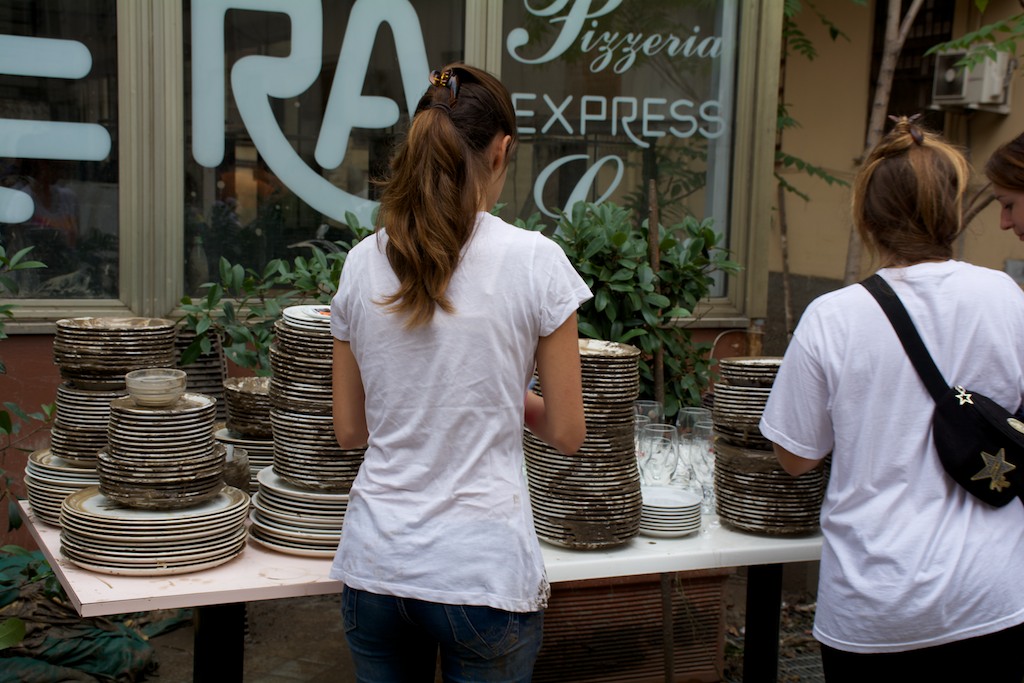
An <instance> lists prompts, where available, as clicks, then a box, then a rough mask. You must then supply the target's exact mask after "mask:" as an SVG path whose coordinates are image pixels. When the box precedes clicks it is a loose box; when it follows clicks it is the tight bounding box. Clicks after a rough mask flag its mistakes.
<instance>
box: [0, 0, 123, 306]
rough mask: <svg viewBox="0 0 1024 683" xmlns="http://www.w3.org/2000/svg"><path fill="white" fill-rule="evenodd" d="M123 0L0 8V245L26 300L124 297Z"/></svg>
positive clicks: (49, 1) (40, 1) (40, 0)
mask: <svg viewBox="0 0 1024 683" xmlns="http://www.w3.org/2000/svg"><path fill="white" fill-rule="evenodd" d="M116 23H117V22H116V16H115V0H7V1H5V2H4V3H3V4H2V6H0V51H4V52H7V53H10V54H16V55H18V58H17V59H16V60H4V61H3V62H2V64H3V66H2V67H0V71H3V73H0V140H2V141H3V142H2V147H0V154H8V155H10V156H8V157H5V158H0V244H2V245H3V247H4V249H6V250H7V252H8V254H12V253H13V252H15V251H18V250H20V249H22V248H25V247H32V252H31V253H30V258H32V259H34V260H39V261H42V262H43V263H45V264H46V266H47V268H46V269H45V270H31V271H23V272H19V273H15V274H14V278H13V279H14V281H15V283H16V284H17V286H18V292H17V293H7V292H4V296H12V295H13V296H15V297H19V298H50V299H96V298H116V297H117V295H118V235H119V226H118V216H117V202H118V184H117V153H116V150H117V143H116V133H117V45H116V41H114V40H112V37H113V36H114V35H116Z"/></svg>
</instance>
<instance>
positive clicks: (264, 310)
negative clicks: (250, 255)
mask: <svg viewBox="0 0 1024 683" xmlns="http://www.w3.org/2000/svg"><path fill="white" fill-rule="evenodd" d="M347 220H348V221H349V229H350V231H351V232H352V234H353V238H352V240H349V241H346V240H338V241H335V242H331V241H327V240H312V241H304V242H300V243H297V244H296V245H293V246H301V247H308V248H309V249H310V251H311V252H312V254H311V256H309V257H305V256H296V257H295V258H294V259H293V260H292V261H291V262H289V261H287V260H285V259H279V258H278V259H272V260H271V261H270V262H268V263H267V264H266V265H265V266H264V267H263V270H262V271H256V270H254V269H252V268H244V267H242V265H240V264H237V263H234V264H233V263H231V262H230V261H228V260H227V259H226V258H223V257H221V259H220V262H219V264H218V271H219V275H220V281H219V282H207V283H204V284H203V285H202V286H201V289H202V290H203V291H204V294H203V296H201V297H198V298H196V299H193V298H192V297H190V296H185V297H182V299H181V308H182V310H183V311H184V313H185V315H184V317H183V318H182V322H183V323H184V326H185V328H186V329H189V330H191V331H193V332H195V335H196V337H195V339H194V340H193V341H192V342H191V343H190V344H189V346H188V347H187V348H186V349H185V350H184V351H183V352H182V354H181V363H182V365H188V364H189V363H192V362H194V361H195V360H196V358H198V357H199V355H200V354H205V353H210V352H211V350H212V349H213V338H212V337H213V336H214V335H216V337H218V338H219V339H220V340H221V343H222V348H223V349H224V356H225V358H227V359H228V360H229V361H231V362H232V363H234V364H236V365H238V366H239V367H243V368H248V369H250V370H252V371H253V372H254V373H255V374H257V375H262V376H267V375H270V374H271V368H270V345H271V344H272V343H273V341H274V323H275V322H276V321H277V320H278V318H280V317H281V312H282V311H283V310H284V309H285V308H287V307H288V306H291V305H295V304H300V303H303V302H308V301H317V302H321V303H326V302H328V301H330V298H331V297H332V296H333V295H334V292H335V290H336V289H337V286H338V278H339V277H340V276H341V268H342V266H343V265H344V263H345V257H346V256H347V255H348V251H349V249H351V248H352V246H353V245H355V244H356V243H357V242H359V241H360V240H361V239H362V238H363V237H365V236H366V235H368V234H371V233H372V232H373V231H372V229H370V228H366V227H363V226H361V225H359V220H358V219H357V218H356V217H355V215H353V214H348V215H347Z"/></svg>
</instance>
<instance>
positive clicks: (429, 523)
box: [331, 213, 591, 612]
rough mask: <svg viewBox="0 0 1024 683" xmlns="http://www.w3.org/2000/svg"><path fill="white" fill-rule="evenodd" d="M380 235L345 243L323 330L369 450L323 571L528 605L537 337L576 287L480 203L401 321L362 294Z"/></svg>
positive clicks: (385, 276)
mask: <svg viewBox="0 0 1024 683" xmlns="http://www.w3.org/2000/svg"><path fill="white" fill-rule="evenodd" d="M386 239H387V236H386V233H385V232H384V231H380V232H378V234H377V236H371V237H368V238H366V239H364V240H363V241H362V242H360V243H359V244H358V245H356V246H355V247H354V248H353V249H352V251H351V252H350V253H349V255H348V258H347V260H346V262H345V267H344V269H343V271H342V276H341V282H340V284H339V287H338V293H337V294H336V295H335V297H334V299H333V301H332V302H331V329H332V332H333V334H334V336H335V337H337V338H338V339H341V340H344V341H349V342H350V343H351V347H352V351H353V353H354V354H355V358H356V361H357V363H358V365H359V369H360V373H361V375H362V380H363V387H364V389H365V391H366V421H367V426H368V428H369V434H370V437H369V445H368V448H367V451H366V456H365V460H364V461H363V465H362V467H361V468H360V470H359V475H358V476H357V478H356V480H355V483H354V485H353V487H352V492H351V496H350V499H349V504H348V510H347V512H346V514H345V525H344V529H343V531H342V536H341V543H340V545H339V547H338V552H337V554H336V556H335V559H334V564H333V566H332V567H331V577H332V578H335V579H339V580H341V581H343V582H344V583H345V584H346V585H348V586H351V587H353V588H357V589H360V590H366V591H370V592H374V593H378V594H385V595H395V596H399V597H408V598H416V599H420V600H427V601H430V602H440V603H447V604H467V605H486V606H490V607H495V608H498V609H503V610H507V611H512V612H533V611H537V610H539V609H542V608H543V607H544V606H545V605H546V601H547V596H548V593H549V587H548V582H547V578H546V576H545V571H544V562H543V558H542V557H541V553H540V545H539V543H538V541H537V535H536V532H535V531H534V528H533V515H532V512H531V510H530V498H529V493H528V490H527V486H526V479H525V477H524V474H523V449H522V432H523V397H524V394H525V392H526V387H527V384H528V382H529V379H530V377H531V376H532V373H533V367H534V362H535V355H536V351H537V340H538V338H539V337H543V336H547V335H549V334H551V333H552V332H554V331H555V330H556V329H558V327H560V326H561V325H562V323H564V322H565V321H566V320H567V319H568V318H569V316H570V315H572V313H573V312H574V311H575V310H576V309H577V308H578V307H579V305H580V304H581V303H583V302H584V301H586V300H588V299H589V298H590V296H591V294H590V290H589V289H587V286H586V284H585V283H584V282H583V280H582V279H581V278H580V276H579V275H578V274H577V273H576V271H575V270H574V269H573V267H572V265H571V264H570V263H569V260H568V259H567V258H566V256H565V254H564V253H563V252H562V250H561V248H559V247H558V245H556V244H555V243H554V242H552V241H551V240H550V239H548V238H547V237H545V236H543V235H541V234H540V233H536V232H530V231H527V230H522V229H519V228H516V227H514V226H511V225H509V224H507V223H505V222H504V221H502V220H501V219H499V218H497V217H495V216H492V215H490V214H486V213H480V214H478V221H477V226H476V229H475V231H474V233H473V236H472V237H471V239H470V241H469V242H468V243H467V245H466V246H465V248H464V249H463V255H462V260H461V262H460V263H459V266H458V268H457V269H456V271H455V273H454V275H453V277H452V280H451V283H450V285H449V287H448V297H449V299H450V300H451V302H452V304H453V305H454V307H455V313H454V314H451V315H448V314H445V313H444V312H442V311H440V310H438V311H437V312H436V313H435V314H434V318H433V321H432V322H431V323H430V324H429V325H428V326H425V327H422V328H418V329H415V330H412V331H409V330H405V329H404V328H403V327H402V322H403V318H402V317H401V316H398V315H394V314H389V313H387V312H386V310H385V308H384V307H382V306H380V305H378V304H376V303H374V302H375V301H379V300H380V299H381V298H382V297H384V296H386V295H388V294H391V293H393V292H395V291H396V290H397V288H398V280H397V278H396V277H395V275H394V272H393V271H392V270H391V266H390V264H389V263H388V260H387V257H386V256H385V254H384V249H383V245H384V241H385V240H386Z"/></svg>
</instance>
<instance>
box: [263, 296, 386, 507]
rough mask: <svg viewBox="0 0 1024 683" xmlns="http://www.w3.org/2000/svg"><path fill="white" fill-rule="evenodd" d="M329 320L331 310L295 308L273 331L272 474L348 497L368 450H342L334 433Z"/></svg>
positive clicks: (286, 314)
mask: <svg viewBox="0 0 1024 683" xmlns="http://www.w3.org/2000/svg"><path fill="white" fill-rule="evenodd" d="M329 316H330V307H328V306H315V305H310V306H291V307H289V308H286V309H285V310H284V312H283V316H282V318H281V319H280V320H278V321H277V323H276V324H275V326H274V331H275V342H274V344H273V345H272V346H271V348H270V366H271V368H272V369H273V371H274V374H273V377H272V378H271V381H270V401H271V405H272V408H271V411H270V423H271V425H272V427H273V433H274V472H275V473H276V474H277V475H278V476H280V477H281V478H282V479H284V480H286V481H288V482H290V483H292V484H294V485H295V486H298V487H300V488H306V489H315V490H320V491H326V492H329V493H347V492H348V490H349V489H350V488H351V487H352V482H353V481H354V480H355V478H356V473H357V472H358V471H359V466H360V465H361V464H362V462H363V454H364V453H365V451H366V449H365V448H359V449H354V450H343V449H341V448H340V447H339V446H338V441H337V437H336V436H335V434H334V418H333V417H332V415H331V410H332V400H331V397H332V374H331V373H332V369H331V357H332V353H333V346H334V341H333V337H332V336H331V324H330V317H329Z"/></svg>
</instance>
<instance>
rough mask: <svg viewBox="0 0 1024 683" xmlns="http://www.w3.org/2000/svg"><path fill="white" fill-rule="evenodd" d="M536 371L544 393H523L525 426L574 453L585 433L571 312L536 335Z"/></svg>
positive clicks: (545, 439)
mask: <svg viewBox="0 0 1024 683" xmlns="http://www.w3.org/2000/svg"><path fill="white" fill-rule="evenodd" d="M537 374H538V375H539V376H540V385H541V387H542V388H543V390H544V396H543V397H541V396H537V395H536V394H534V393H527V395H526V413H525V421H526V426H527V427H529V428H530V431H531V432H533V433H534V434H536V435H537V437H538V438H540V439H541V440H542V441H544V442H545V443H547V444H550V445H551V446H552V447H554V448H555V449H557V450H558V451H559V452H560V453H563V454H565V455H570V454H572V453H575V452H576V451H577V450H579V448H580V446H581V445H583V440H584V439H585V438H586V436H587V423H586V420H585V419H584V416H583V386H582V383H581V380H580V346H579V332H578V330H577V327H576V313H575V312H574V313H573V314H572V315H571V316H569V318H568V319H567V320H566V321H565V322H564V323H562V325H561V326H560V327H559V328H558V329H557V330H555V331H554V332H552V333H551V334H549V335H548V336H547V337H541V338H540V341H539V343H538V344H537Z"/></svg>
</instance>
